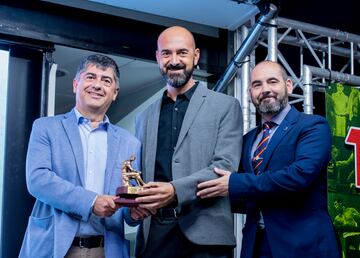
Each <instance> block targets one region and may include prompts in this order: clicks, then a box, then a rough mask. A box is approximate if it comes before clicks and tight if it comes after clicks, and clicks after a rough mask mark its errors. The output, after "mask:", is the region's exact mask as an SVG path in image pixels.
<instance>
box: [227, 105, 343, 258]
mask: <svg viewBox="0 0 360 258" xmlns="http://www.w3.org/2000/svg"><path fill="white" fill-rule="evenodd" d="M258 132H259V129H258V128H255V129H254V130H252V131H250V132H249V133H248V134H246V135H245V136H244V141H243V143H244V145H243V152H242V157H241V163H240V171H239V173H233V174H232V175H231V177H230V181H229V196H230V201H231V205H232V209H233V211H234V212H240V213H245V214H246V215H247V216H246V223H245V227H244V229H243V241H242V251H241V257H242V258H251V257H252V252H253V247H254V241H255V235H256V229H257V226H258V221H259V216H260V215H259V214H260V213H259V211H260V210H261V212H262V215H263V218H264V223H265V230H266V233H267V236H268V240H269V245H270V248H271V251H272V254H273V257H274V258H282V257H283V258H297V257H299V258H304V257H317V258H321V257H324V258H325V257H326V258H339V257H340V250H339V245H338V238H337V235H336V232H335V230H334V227H333V224H332V221H331V218H330V216H329V213H328V209H327V180H326V178H327V170H326V168H327V164H328V162H329V160H330V149H331V134H330V129H329V126H328V124H327V122H326V120H325V119H324V118H323V117H320V116H316V115H306V114H304V113H300V112H298V111H297V110H296V109H295V108H291V110H290V111H289V113H288V114H287V116H286V117H285V119H284V120H283V122H282V123H281V124H280V125H279V127H278V128H277V130H276V131H275V133H274V135H273V136H272V138H271V140H270V142H269V145H268V147H267V149H266V151H265V153H264V161H263V163H262V164H261V171H263V172H262V173H261V174H259V175H258V176H255V174H254V173H253V169H252V165H251V149H252V145H253V143H254V140H255V138H256V135H257V133H258Z"/></svg>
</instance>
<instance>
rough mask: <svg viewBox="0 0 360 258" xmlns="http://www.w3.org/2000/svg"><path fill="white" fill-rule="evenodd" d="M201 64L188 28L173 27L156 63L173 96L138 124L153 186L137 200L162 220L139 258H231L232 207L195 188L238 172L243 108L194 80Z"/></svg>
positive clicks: (145, 226)
mask: <svg viewBox="0 0 360 258" xmlns="http://www.w3.org/2000/svg"><path fill="white" fill-rule="evenodd" d="M199 57H200V50H199V49H198V48H196V46H195V41H194V38H193V36H192V34H191V33H190V32H189V31H188V30H186V29H185V28H183V27H179V26H174V27H170V28H167V29H166V30H164V31H163V32H162V33H161V34H160V36H159V38H158V48H157V51H156V58H157V62H158V64H159V67H160V71H161V73H162V75H163V77H164V79H165V80H166V91H165V92H164V94H163V96H162V98H160V99H159V100H157V101H156V102H154V103H153V104H152V105H150V106H149V108H148V109H147V110H145V111H144V112H143V113H141V114H139V116H138V117H137V121H136V136H138V137H139V139H140V140H141V143H142V173H143V175H144V179H145V182H147V184H146V185H145V188H146V189H145V190H144V191H143V192H141V193H140V194H142V195H143V196H142V197H139V198H137V201H138V202H139V203H140V206H141V207H143V208H148V209H157V213H156V214H155V215H154V216H152V217H151V218H148V219H146V220H144V222H143V223H142V224H141V226H140V228H139V231H138V236H137V243H136V256H137V257H141V258H152V257H154V258H155V257H156V258H168V257H171V258H183V257H199V258H205V257H206V258H210V257H219V258H220V257H224V258H225V257H232V250H233V248H234V246H235V237H234V234H233V216H232V214H231V212H230V204H229V200H228V199H227V198H218V199H213V200H201V199H199V198H197V196H196V186H197V184H198V182H203V181H206V180H209V179H213V178H216V177H217V175H216V174H215V173H214V172H213V168H214V167H215V166H216V167H221V168H223V169H231V170H235V169H237V168H238V165H239V160H240V152H241V138H242V116H241V108H240V104H239V102H238V100H237V99H235V98H233V97H231V96H227V95H225V94H221V93H217V92H214V91H212V90H209V89H208V88H207V86H206V85H205V84H203V83H201V82H198V81H195V80H194V78H193V77H192V73H193V69H194V67H195V66H196V65H197V64H198V61H199Z"/></svg>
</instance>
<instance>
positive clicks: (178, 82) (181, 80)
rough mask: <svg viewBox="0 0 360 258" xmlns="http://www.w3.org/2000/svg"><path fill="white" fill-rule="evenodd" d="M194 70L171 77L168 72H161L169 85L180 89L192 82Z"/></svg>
mask: <svg viewBox="0 0 360 258" xmlns="http://www.w3.org/2000/svg"><path fill="white" fill-rule="evenodd" d="M193 70H194V68H192V69H191V71H186V70H184V73H182V74H173V75H170V76H169V75H168V74H167V73H166V72H165V73H164V72H163V71H162V70H161V71H160V72H161V75H162V77H163V78H164V80H165V81H166V83H167V84H168V85H170V86H171V87H173V88H177V89H178V88H181V87H183V86H184V85H185V84H186V83H187V82H188V81H189V80H190V78H191V76H192V73H193Z"/></svg>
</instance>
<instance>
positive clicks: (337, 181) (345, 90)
mask: <svg viewBox="0 0 360 258" xmlns="http://www.w3.org/2000/svg"><path fill="white" fill-rule="evenodd" d="M325 99H326V117H327V120H328V122H329V124H330V128H331V131H332V136H333V137H332V139H333V145H332V151H331V154H332V160H331V162H330V164H329V169H328V192H329V211H330V215H331V217H332V219H333V221H334V225H335V227H336V229H337V231H338V233H339V237H340V240H341V244H342V248H343V257H344V258H359V257H360V184H359V180H360V176H358V175H359V172H358V170H357V166H360V164H357V163H359V162H357V160H359V158H357V157H356V155H360V151H357V152H356V149H357V148H359V150H360V137H358V136H360V90H359V89H358V88H355V87H350V86H346V85H343V84H339V83H334V84H331V85H330V87H329V88H328V89H327V90H326V93H325Z"/></svg>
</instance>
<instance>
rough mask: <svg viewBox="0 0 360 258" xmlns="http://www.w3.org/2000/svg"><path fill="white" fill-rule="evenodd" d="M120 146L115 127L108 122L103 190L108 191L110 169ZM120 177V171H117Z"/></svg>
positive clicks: (110, 177)
mask: <svg viewBox="0 0 360 258" xmlns="http://www.w3.org/2000/svg"><path fill="white" fill-rule="evenodd" d="M121 146H122V144H121V143H120V137H119V135H118V133H117V128H116V127H115V126H113V125H112V124H109V127H108V131H107V159H106V169H105V184H104V192H105V193H109V187H110V181H111V179H112V174H111V173H112V171H113V167H114V166H115V162H116V161H118V160H117V157H118V154H119V148H120V147H121ZM119 177H120V171H119Z"/></svg>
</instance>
